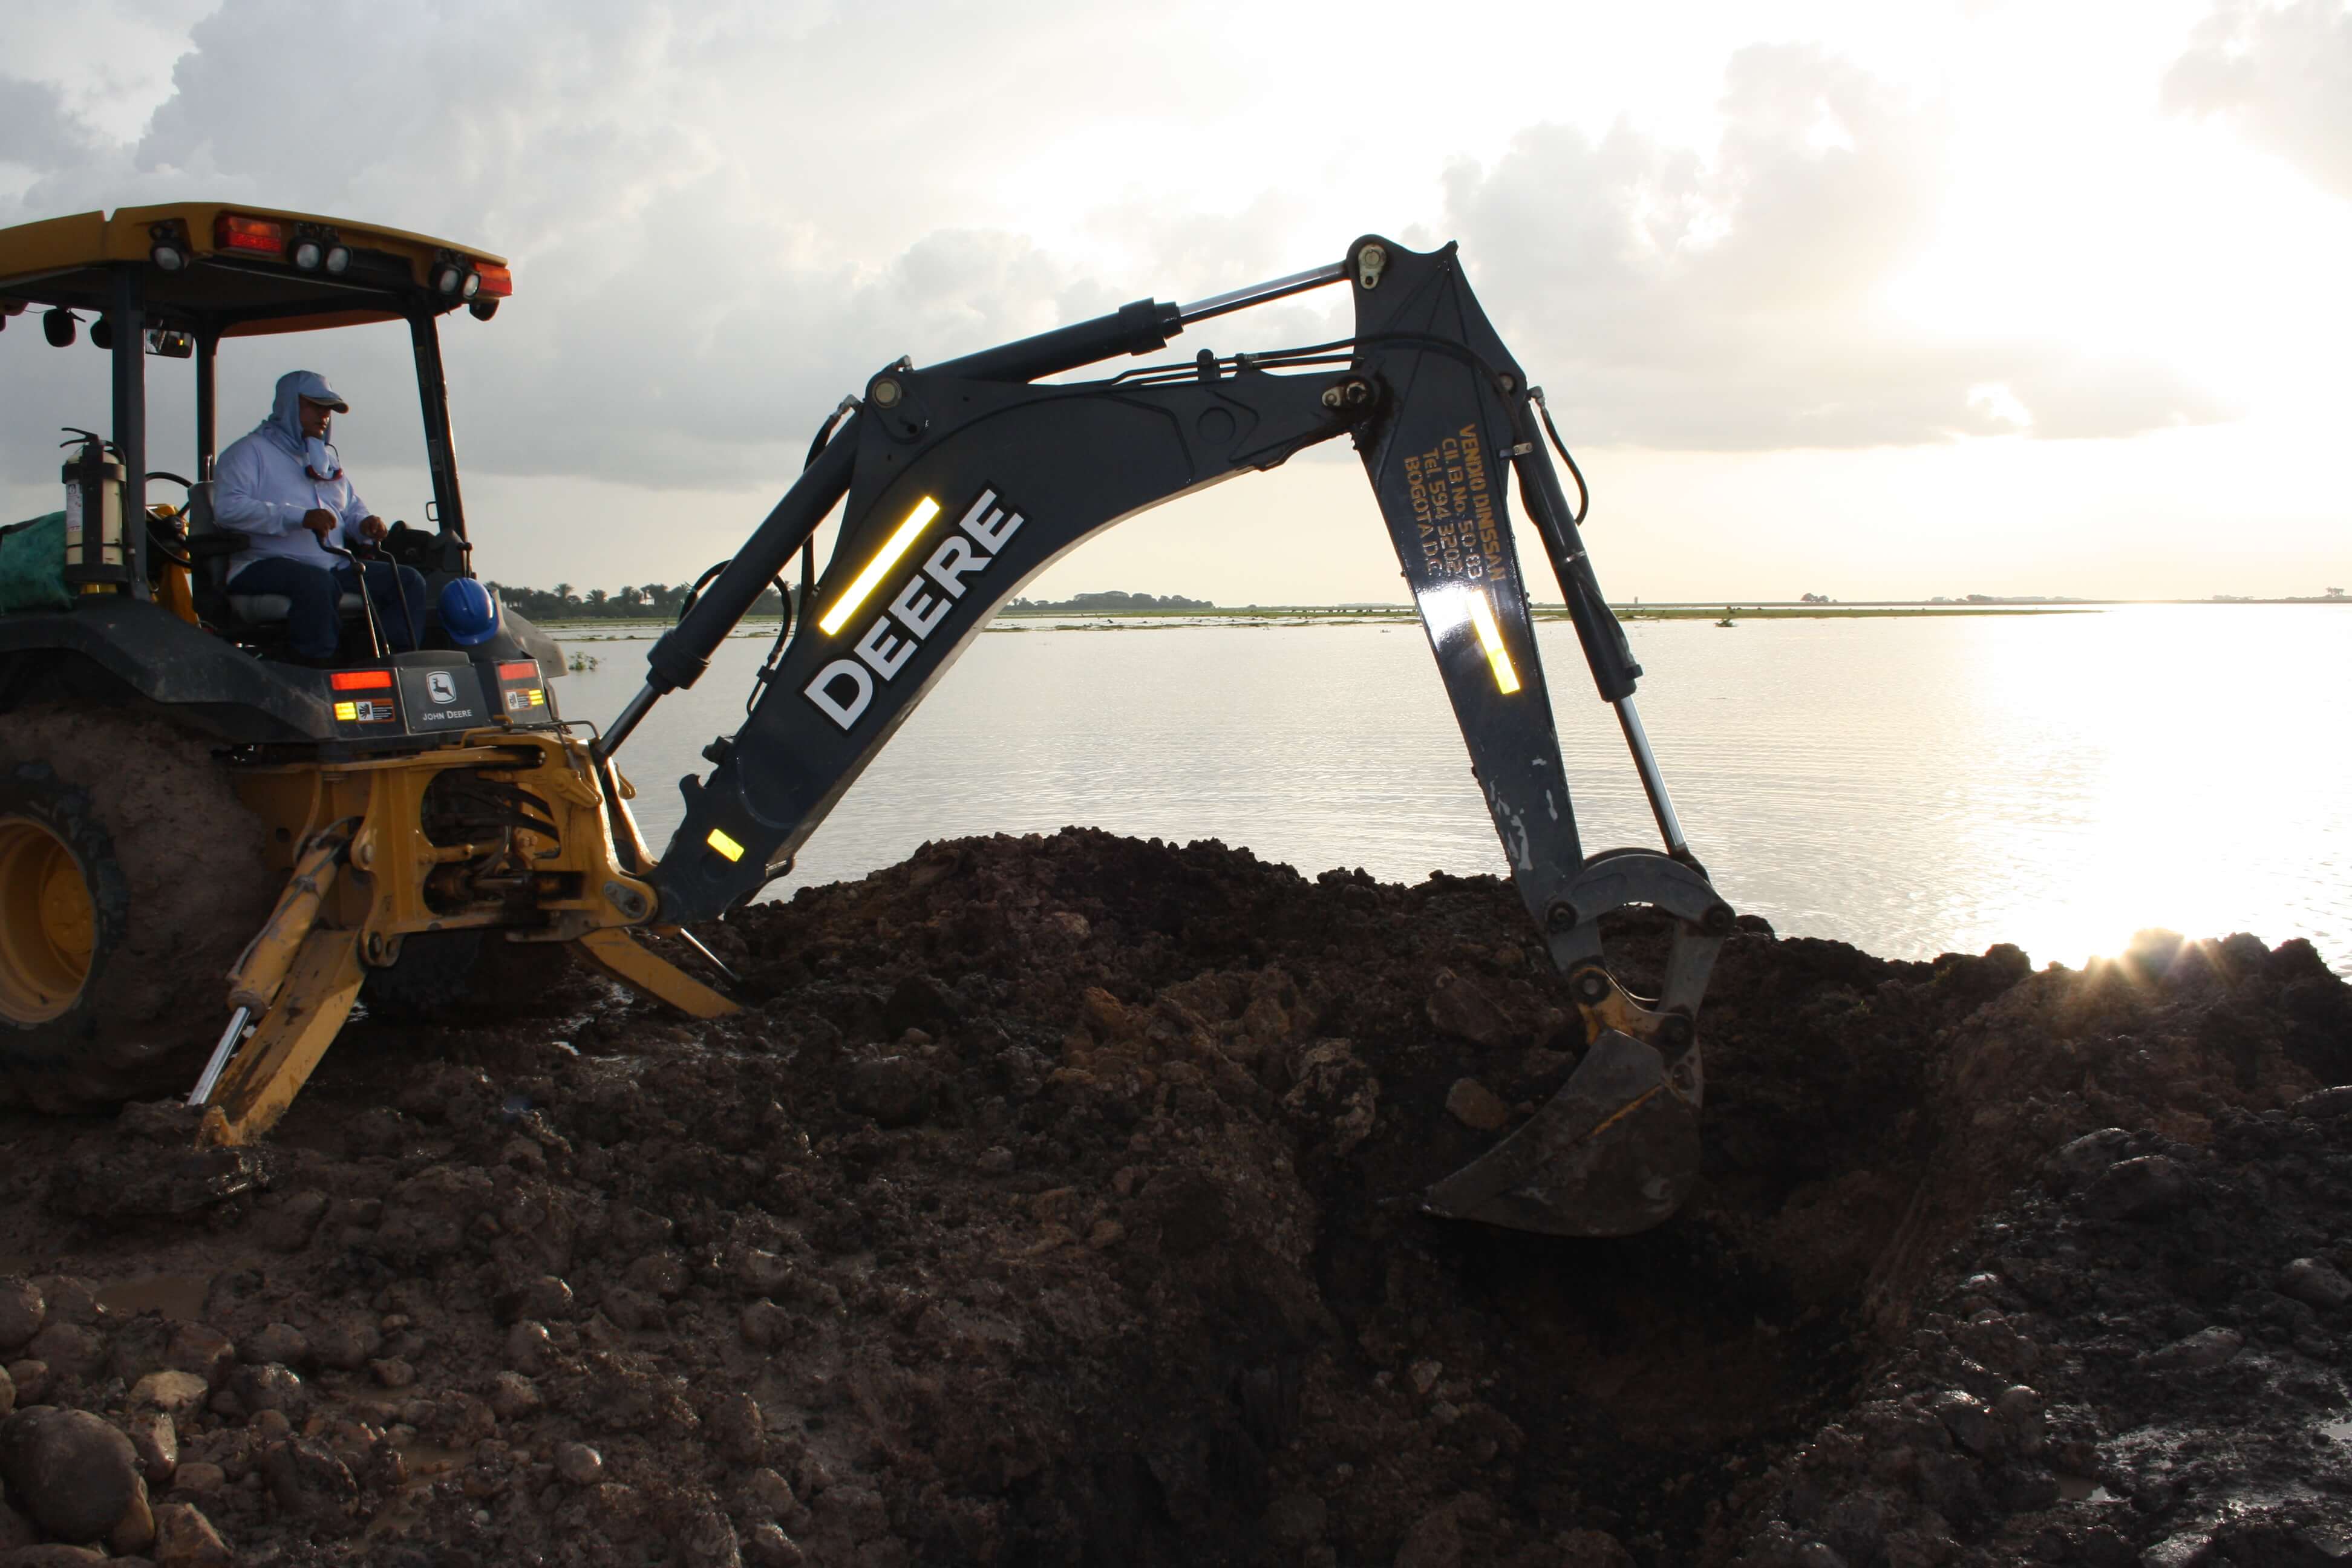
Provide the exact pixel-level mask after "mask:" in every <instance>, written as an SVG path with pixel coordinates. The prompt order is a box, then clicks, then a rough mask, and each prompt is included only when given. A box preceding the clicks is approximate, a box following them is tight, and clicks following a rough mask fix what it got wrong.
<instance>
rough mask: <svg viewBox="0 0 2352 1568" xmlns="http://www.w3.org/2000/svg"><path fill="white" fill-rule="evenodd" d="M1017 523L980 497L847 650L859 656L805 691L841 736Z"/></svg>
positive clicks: (829, 669)
mask: <svg viewBox="0 0 2352 1568" xmlns="http://www.w3.org/2000/svg"><path fill="white" fill-rule="evenodd" d="M1022 521H1023V519H1022V516H1021V514H1020V513H1019V512H1017V511H1007V510H1004V508H1003V507H1002V506H1000V505H998V504H997V500H996V492H995V491H994V490H992V489H987V490H982V491H981V492H980V499H979V500H976V501H974V502H972V503H971V510H968V511H966V512H965V513H964V514H963V517H962V520H961V521H959V522H958V523H957V524H956V531H955V532H953V533H950V534H949V535H948V536H947V537H946V538H945V539H943V540H941V541H940V542H939V544H938V546H937V547H936V548H934V549H933V550H932V552H931V553H930V557H929V559H928V560H926V561H925V562H924V563H923V564H922V566H921V568H920V569H919V570H918V571H916V572H915V573H913V574H911V575H909V576H908V579H907V581H906V582H905V584H902V585H901V586H900V587H899V589H898V593H896V594H894V595H891V598H890V601H889V603H888V604H887V605H885V606H884V608H883V611H882V613H881V614H880V615H877V616H875V617H874V623H873V624H872V625H871V626H867V627H866V630H865V632H864V633H863V634H862V635H860V636H859V637H858V639H857V641H856V643H854V644H852V645H851V649H852V651H853V652H854V653H855V654H856V658H836V659H835V660H834V661H833V662H832V663H831V664H828V665H826V666H825V667H824V668H823V669H820V670H818V671H817V672H816V679H814V680H812V681H810V682H809V683H808V685H807V686H805V687H804V688H803V689H802V690H803V695H805V696H806V697H807V698H808V700H810V701H811V702H814V704H816V708H817V711H819V712H821V713H823V714H824V716H825V717H826V718H828V719H830V720H832V721H834V722H835V724H838V725H839V726H841V728H842V729H844V730H847V729H849V728H850V727H851V726H853V725H855V724H856V722H857V721H858V720H859V719H860V718H862V717H864V715H865V712H866V709H867V707H869V706H870V705H871V704H872V703H873V701H874V682H875V681H876V680H877V679H881V680H884V681H888V680H892V679H897V677H898V672H899V671H900V670H902V669H904V668H907V661H908V659H910V658H914V657H915V650H916V649H917V648H918V647H921V646H922V643H923V639H925V638H926V637H929V636H930V635H931V634H932V633H933V632H935V631H937V630H938V629H939V627H940V623H941V622H943V621H945V620H946V619H947V617H948V612H949V611H950V610H952V609H954V608H955V603H956V601H957V600H959V599H961V598H962V597H963V595H964V586H965V584H964V579H965V578H967V577H971V576H974V575H976V574H980V573H982V572H985V571H987V570H988V569H989V567H991V566H992V565H993V564H995V562H996V558H997V556H998V555H999V554H1001V553H1003V550H1004V546H1005V543H1006V542H1007V541H1009V540H1010V539H1012V537H1013V534H1015V533H1017V532H1018V531H1020V529H1021V524H1022Z"/></svg>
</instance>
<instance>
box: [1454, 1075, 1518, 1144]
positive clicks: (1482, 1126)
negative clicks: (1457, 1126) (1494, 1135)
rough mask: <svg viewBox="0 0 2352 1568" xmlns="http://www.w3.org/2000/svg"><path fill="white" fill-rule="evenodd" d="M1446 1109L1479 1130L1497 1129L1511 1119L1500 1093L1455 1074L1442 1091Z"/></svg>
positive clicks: (1457, 1119) (1509, 1111)
mask: <svg viewBox="0 0 2352 1568" xmlns="http://www.w3.org/2000/svg"><path fill="white" fill-rule="evenodd" d="M1445 1109H1446V1110H1448V1111H1450V1112H1451V1113H1452V1114H1453V1117H1454V1120H1455V1121H1459V1122H1460V1123H1462V1125H1464V1126H1465V1127H1475V1128H1476V1129H1477V1130H1478V1131H1481V1132H1494V1131H1499V1130H1500V1129H1501V1128H1502V1127H1503V1126H1504V1125H1505V1124H1506V1123H1507V1122H1508V1121H1510V1120H1511V1108H1510V1107H1509V1106H1508V1105H1506V1104H1505V1103H1503V1100H1502V1097H1501V1096H1499V1095H1497V1094H1496V1092H1495V1091H1494V1090H1493V1089H1488V1088H1487V1087H1486V1085H1485V1084H1483V1083H1480V1082H1479V1081H1478V1080H1477V1079H1475V1078H1458V1079H1454V1087H1453V1088H1452V1089H1447V1090H1446V1091H1445Z"/></svg>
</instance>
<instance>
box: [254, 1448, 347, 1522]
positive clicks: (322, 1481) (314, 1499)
mask: <svg viewBox="0 0 2352 1568" xmlns="http://www.w3.org/2000/svg"><path fill="white" fill-rule="evenodd" d="M261 1475H262V1480H263V1482H264V1484H266V1485H267V1486H268V1488H269V1495H270V1496H271V1497H272V1498H274V1499H276V1500H277V1502H278V1507H279V1508H282V1509H284V1510H286V1511H287V1512H288V1513H290V1514H293V1515H296V1516H297V1517H299V1518H300V1519H304V1520H307V1521H310V1523H311V1524H313V1525H315V1526H318V1527H320V1528H323V1529H326V1530H330V1531H338V1532H340V1531H341V1530H343V1529H346V1528H348V1526H349V1524H350V1522H351V1515H352V1510H353V1509H355V1508H356V1507H357V1506H358V1504H359V1496H360V1488H359V1483H358V1482H357V1481H356V1480H354V1479H352V1472H351V1469H350V1468H349V1467H348V1466H346V1465H345V1464H344V1463H343V1462H342V1461H341V1459H339V1458H335V1456H334V1454H333V1452H332V1451H331V1450H330V1449H329V1448H328V1447H326V1446H325V1445H324V1444H322V1443H319V1442H315V1441H313V1440H312V1439H310V1438H308V1437H289V1438H287V1439H286V1440H284V1441H282V1442H278V1443H272V1444H271V1445H270V1446H269V1447H268V1448H267V1449H265V1450H264V1451H263V1453H262V1456H261Z"/></svg>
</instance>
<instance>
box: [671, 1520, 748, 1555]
mask: <svg viewBox="0 0 2352 1568" xmlns="http://www.w3.org/2000/svg"><path fill="white" fill-rule="evenodd" d="M679 1546H680V1549H681V1550H680V1555H681V1556H682V1557H683V1558H684V1560H685V1562H686V1563H687V1565H688V1568H743V1553H742V1549H741V1547H740V1544H739V1543H738V1542H736V1539H735V1527H734V1526H733V1525H732V1524H730V1523H729V1522H728V1520H727V1516H726V1515H725V1514H723V1513H720V1512H719V1510H717V1509H715V1508H706V1509H702V1510H698V1511H697V1512H696V1513H695V1514H694V1515H693V1516H692V1517H691V1518H690V1519H689V1520H688V1523H687V1527H686V1532H685V1539H684V1540H683V1541H682V1542H679Z"/></svg>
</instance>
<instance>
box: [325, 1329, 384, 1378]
mask: <svg viewBox="0 0 2352 1568" xmlns="http://www.w3.org/2000/svg"><path fill="white" fill-rule="evenodd" d="M382 1350H383V1334H382V1333H380V1332H378V1331H377V1330H376V1326H375V1325H374V1324H373V1323H372V1322H369V1321H367V1320H366V1319H364V1318H355V1317H343V1318H330V1319H328V1320H327V1321H324V1322H322V1323H320V1324H317V1325H316V1326H314V1327H313V1328H312V1329H311V1330H310V1354H311V1355H312V1357H314V1358H315V1359H316V1360H317V1362H318V1363H319V1364H320V1366H325V1367H331V1368H333V1369H334V1370H335V1371H337V1372H358V1371H360V1370H361V1369H362V1368H363V1367H365V1366H366V1365H367V1363H369V1362H370V1361H372V1360H373V1359H374V1358H375V1356H376V1354H377V1352H381V1351H382Z"/></svg>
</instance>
